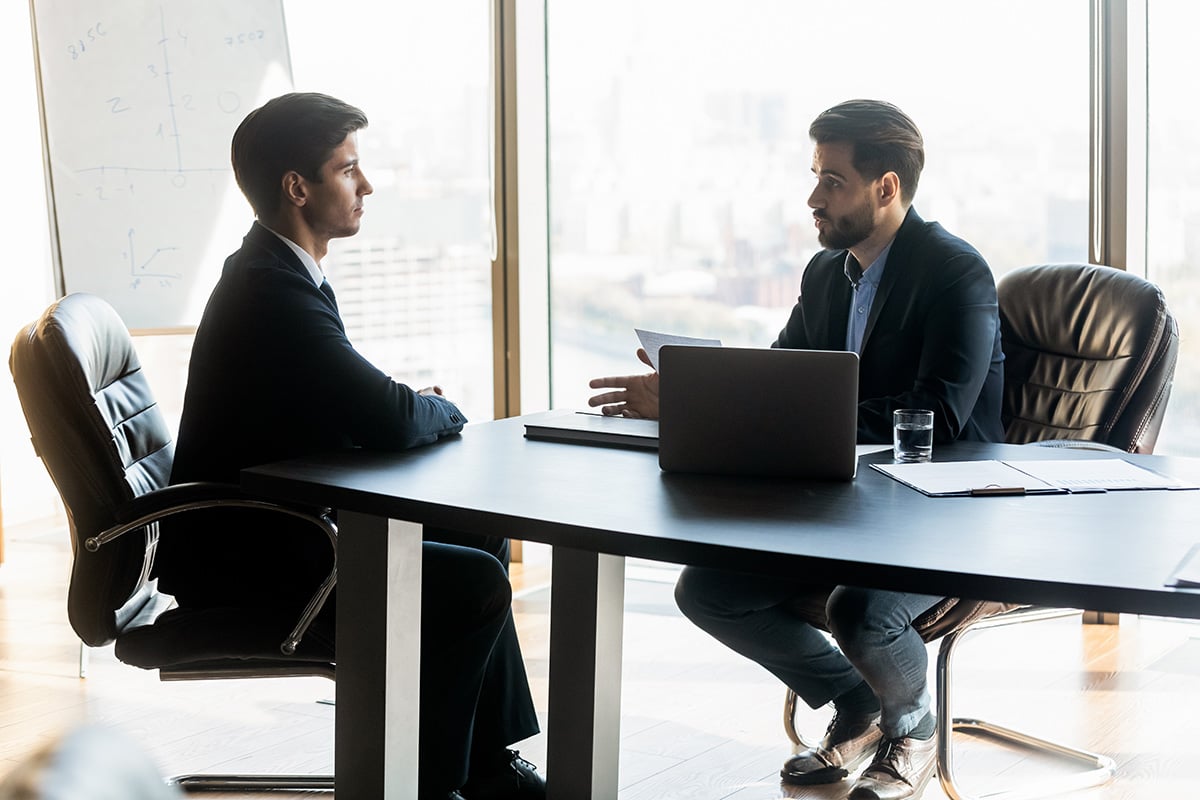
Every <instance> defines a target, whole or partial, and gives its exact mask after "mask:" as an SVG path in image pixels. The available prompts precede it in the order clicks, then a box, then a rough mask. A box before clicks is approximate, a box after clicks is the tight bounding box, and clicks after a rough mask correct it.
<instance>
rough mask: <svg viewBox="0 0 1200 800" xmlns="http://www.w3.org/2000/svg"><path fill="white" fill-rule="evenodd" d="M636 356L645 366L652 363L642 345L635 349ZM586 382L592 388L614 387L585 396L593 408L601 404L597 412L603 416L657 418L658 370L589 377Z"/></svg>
mask: <svg viewBox="0 0 1200 800" xmlns="http://www.w3.org/2000/svg"><path fill="white" fill-rule="evenodd" d="M637 356H638V359H640V360H641V362H642V363H643V364H645V365H646V366H648V367H649V366H652V365H651V363H650V356H648V355H646V351H645V350H644V349H642V348H641V347H639V348H638V351H637ZM588 386H590V387H591V388H593V389H616V390H617V391H615V392H604V393H603V394H598V395H595V396H593V397H592V398H590V399H589V400H588V405H589V406H591V407H593V408H595V407H596V406H602V408H601V409H600V413H602V414H604V415H605V416H609V417H613V416H622V417H634V418H637V419H658V373H657V372H649V373H647V374H645V375H624V376H614V377H608V378H592V380H591V381H589V382H588Z"/></svg>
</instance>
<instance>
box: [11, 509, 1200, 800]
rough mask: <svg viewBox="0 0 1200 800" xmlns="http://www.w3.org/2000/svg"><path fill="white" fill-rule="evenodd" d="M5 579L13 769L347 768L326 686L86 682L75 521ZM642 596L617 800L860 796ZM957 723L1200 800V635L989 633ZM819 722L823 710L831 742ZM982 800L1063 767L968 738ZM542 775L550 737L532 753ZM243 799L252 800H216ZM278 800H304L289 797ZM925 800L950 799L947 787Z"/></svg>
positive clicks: (535, 618) (539, 633) (632, 625)
mask: <svg viewBox="0 0 1200 800" xmlns="http://www.w3.org/2000/svg"><path fill="white" fill-rule="evenodd" d="M6 538H7V547H6V563H5V564H4V565H3V566H2V567H0V773H5V772H7V771H8V770H9V769H11V768H12V767H13V766H14V765H15V764H16V763H17V762H18V761H19V760H20V759H22V758H23V757H24V756H25V755H26V754H27V753H29V752H30V751H31V750H33V749H34V748H35V747H37V746H38V745H39V744H41V743H43V742H47V741H50V740H51V739H52V738H53V737H55V736H56V735H58V734H59V733H60V732H61V731H63V730H66V729H68V728H69V727H71V726H73V725H76V724H78V723H80V722H83V721H92V722H101V723H103V724H106V725H112V726H115V727H117V728H119V729H120V730H121V731H122V732H124V733H125V734H126V735H127V736H128V737H129V738H130V739H132V740H133V741H136V742H140V743H141V744H142V745H143V746H144V747H145V748H146V749H147V750H148V751H149V752H150V753H151V755H152V757H153V758H154V759H155V761H156V762H157V763H158V765H159V767H160V769H161V770H162V771H163V772H164V773H171V774H176V773H181V772H190V771H197V770H221V771H231V770H242V771H271V770H279V771H320V770H328V769H330V768H331V766H332V764H331V753H332V737H333V724H332V723H333V708H332V707H331V706H330V705H328V701H329V700H332V699H333V697H334V687H333V685H332V684H330V683H328V682H325V681H321V680H318V679H293V680H278V681H231V682H211V683H166V684H164V683H160V682H159V681H158V680H157V678H156V675H155V674H154V673H147V672H143V671H140V670H137V669H134V668H131V667H127V666H124V665H122V664H120V663H118V662H116V661H115V660H114V658H113V656H112V653H111V650H110V649H107V648H102V649H98V650H94V651H92V652H91V656H90V666H89V670H88V675H87V678H86V679H80V678H79V676H78V644H77V642H76V640H75V639H74V637H73V635H72V633H71V630H70V628H69V627H68V625H67V622H66V615H65V600H64V596H65V588H64V587H65V585H66V579H67V575H68V571H69V561H68V550H67V546H66V533H65V531H64V529H63V528H62V527H61V525H59V526H57V527H55V526H46V525H42V526H32V527H25V528H18V529H15V530H14V529H9V530H8V531H6ZM526 558H527V564H525V565H518V566H517V567H516V568H515V574H514V584H515V587H516V594H517V600H516V601H515V604H514V605H515V609H516V611H517V625H518V628H519V630H520V634H521V638H522V641H523V644H524V648H525V654H526V658H527V661H528V666H529V672H530V677H531V679H532V681H533V685H534V691H535V695H536V699H537V703H538V707H539V710H540V711H542V712H544V710H545V696H546V669H547V661H546V650H547V631H548V595H549V592H548V590H547V588H546V586H545V581H546V578H547V576H548V569H547V566H546V558H547V557H546V555H545V551H544V550H539V549H538V548H536V547H528V546H527V551H526ZM628 572H629V575H628V580H627V584H626V611H627V613H626V623H625V625H626V627H625V631H626V633H625V659H624V675H623V683H624V702H623V706H622V748H621V773H620V786H621V789H620V800H671V799H673V798H679V799H680V800H682V799H683V798H687V799H688V800H717V798H736V799H737V800H775V799H776V798H782V797H795V798H838V797H842V796H844V794H845V784H842V785H840V786H828V787H818V788H815V789H813V788H810V789H806V790H803V791H797V790H793V789H786V788H785V787H781V786H780V783H779V780H778V777H777V775H778V769H779V766H780V764H781V763H782V762H783V760H784V759H785V758H786V757H787V755H788V753H789V749H788V743H787V741H786V739H785V738H784V734H783V730H782V726H781V722H780V720H781V711H782V698H783V691H782V689H781V688H780V686H779V685H778V684H777V683H776V682H775V681H774V680H773V679H772V678H770V677H769V676H768V675H767V674H766V673H765V672H763V671H762V670H760V669H759V668H757V667H756V666H755V665H753V664H750V663H747V662H745V661H743V660H742V659H740V658H739V657H737V656H735V655H733V654H731V653H729V652H727V651H725V650H724V649H723V648H722V647H721V646H719V645H717V644H716V643H715V642H713V641H712V640H710V639H709V638H708V637H707V636H705V635H704V634H702V633H700V632H699V631H697V630H696V629H694V628H693V627H692V626H691V625H690V624H689V623H688V622H687V621H686V620H684V619H682V618H681V617H680V615H679V614H678V612H677V611H676V610H675V608H674V604H673V602H672V600H671V580H672V573H671V572H670V570H667V569H662V568H654V567H653V566H652V565H641V564H631V565H630V568H629V570H628ZM957 666H958V675H959V677H958V682H957V690H958V691H957V695H956V697H957V698H959V700H956V703H957V704H958V707H957V708H956V709H954V711H955V713H956V714H957V715H959V716H974V717H981V718H984V719H990V720H994V721H997V722H1001V723H1005V724H1008V725H1010V726H1013V727H1020V728H1023V729H1025V730H1028V731H1030V732H1032V733H1036V734H1039V735H1043V736H1049V737H1051V738H1054V737H1058V738H1061V739H1063V740H1066V741H1069V742H1071V743H1073V744H1077V745H1080V746H1084V747H1088V748H1092V749H1095V750H1098V751H1100V752H1103V753H1105V754H1107V755H1109V756H1111V757H1112V758H1114V759H1115V760H1116V761H1117V763H1118V765H1119V770H1118V775H1117V778H1116V779H1115V780H1114V781H1113V782H1112V783H1110V784H1109V785H1107V786H1105V787H1101V788H1097V789H1092V790H1088V791H1085V792H1079V793H1076V794H1073V795H1071V797H1078V798H1080V800H1116V798H1122V799H1126V798H1145V799H1146V800H1149V799H1150V798H1155V799H1156V800H1157V799H1158V798H1176V797H1180V798H1182V797H1195V796H1197V794H1198V792H1197V790H1196V788H1195V785H1194V782H1195V777H1194V776H1195V775H1196V774H1197V769H1196V766H1197V764H1196V760H1197V757H1198V756H1200V714H1197V712H1196V708H1197V707H1198V706H1197V704H1198V700H1200V626H1197V625H1195V624H1192V623H1181V622H1175V621H1167V620H1159V619H1139V618H1135V617H1129V616H1124V617H1122V621H1121V625H1119V626H1083V625H1081V624H1080V622H1079V619H1078V618H1075V617H1073V618H1068V619H1065V620H1057V621H1051V622H1043V623H1036V624H1030V625H1023V626H1017V627H1014V628H1010V629H1000V630H996V631H989V632H985V633H981V634H979V635H978V636H977V637H975V638H974V639H972V640H970V641H968V642H967V643H965V644H964V645H963V647H962V648H961V654H960V658H959V662H958V665H957ZM824 722H825V719H824V716H823V715H822V714H821V713H816V712H814V713H811V714H809V713H807V712H806V728H807V729H810V730H811V731H812V732H813V733H814V734H816V735H819V734H820V732H821V731H822V730H823V727H824ZM961 739H962V741H961V742H960V745H961V749H960V750H959V752H960V753H961V755H960V759H959V761H960V763H959V770H960V775H961V777H962V780H963V783H964V785H965V787H966V789H967V790H969V791H971V792H976V791H978V792H980V793H985V792H987V791H994V790H996V789H1000V788H1005V787H1007V786H1011V785H1013V784H1014V783H1016V782H1020V781H1021V780H1022V779H1023V778H1024V779H1028V778H1030V777H1032V778H1033V779H1034V780H1035V781H1038V780H1041V779H1043V778H1044V777H1045V776H1047V775H1052V774H1055V773H1059V772H1061V771H1062V770H1063V767H1062V765H1060V764H1057V763H1052V762H1051V763H1046V762H1045V761H1036V760H1033V759H1022V758H1021V756H1020V754H1017V753H1014V752H1012V751H1007V750H1005V749H1003V748H1000V747H998V746H996V745H994V744H991V743H986V742H981V741H979V740H972V739H971V738H970V737H961ZM519 747H520V749H521V751H522V754H523V755H526V756H527V757H528V758H529V759H530V760H531V761H533V762H535V763H538V764H543V765H544V763H545V737H544V736H537V737H534V738H533V739H531V740H529V741H527V742H523V743H521V744H520V745H519ZM218 796H223V797H235V796H238V795H231V794H225V795H218ZM272 796H273V797H282V798H289V797H291V798H295V797H300V796H303V795H300V794H296V793H278V794H273V795H272ZM924 796H925V798H926V800H934V799H939V800H940V798H943V797H945V795H944V794H943V792H942V791H941V789H940V787H938V786H937V785H936V783H934V784H931V785H930V787H929V788H928V789H927V790H926V792H925V795H924Z"/></svg>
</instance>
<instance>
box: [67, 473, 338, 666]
mask: <svg viewBox="0 0 1200 800" xmlns="http://www.w3.org/2000/svg"><path fill="white" fill-rule="evenodd" d="M206 508H251V509H258V510H262V511H271V512H275V513H279V514H285V515H287V516H290V517H295V518H297V519H302V520H304V521H306V522H308V523H310V524H312V525H315V526H316V527H317V528H319V529H320V530H321V531H322V532H323V533H324V534H325V535H326V537H327V538H328V539H329V546H330V547H331V548H332V549H333V569H332V570H331V571H330V573H329V575H328V576H327V577H326V578H325V579H324V580H323V581H321V585H320V586H319V587H318V588H317V592H316V594H314V595H313V598H312V600H310V601H309V602H308V605H307V606H305V608H304V612H303V613H302V614H301V615H300V619H299V621H298V622H297V623H296V627H295V628H293V629H292V632H291V633H290V634H289V635H288V638H287V639H285V640H284V641H283V644H281V645H280V648H279V649H280V651H282V652H283V654H284V655H289V656H290V655H293V654H294V653H295V652H296V647H297V646H298V645H299V644H300V640H301V639H302V638H303V637H304V634H305V632H306V631H307V630H308V628H309V626H310V625H311V624H312V621H313V620H314V619H316V617H317V614H318V613H320V611H321V609H322V608H323V607H324V605H325V601H326V600H328V599H329V595H330V594H332V593H333V588H334V586H335V585H336V584H337V525H336V524H335V523H334V522H333V520H332V519H331V518H330V516H329V515H330V513H331V511H330V509H328V508H316V507H307V508H305V507H295V506H285V505H281V504H279V503H275V502H272V501H268V500H261V499H258V498H256V497H254V496H252V495H247V494H246V493H245V492H243V491H242V490H241V487H239V486H237V485H235V484H229V483H214V482H193V483H180V484H176V485H174V486H166V487H164V488H162V489H157V490H155V491H153V492H147V493H145V494H142V495H138V496H137V497H135V498H133V499H132V500H130V501H129V502H127V503H123V504H122V505H121V506H120V507H118V508H117V510H116V513H115V514H114V516H115V518H116V519H117V521H118V522H117V524H116V525H114V526H112V527H110V528H108V529H106V530H103V531H101V532H100V533H98V534H96V535H95V536H90V537H88V538H87V539H85V540H84V542H83V546H84V547H85V548H87V550H88V552H91V553H95V552H96V551H98V550H99V549H100V548H101V547H103V546H104V545H105V544H107V543H109V542H111V541H113V540H114V539H117V538H120V537H121V536H124V535H125V534H126V533H129V532H130V531H135V530H140V529H142V528H144V527H146V526H147V525H150V524H152V523H154V522H157V521H158V520H161V519H166V518H167V517H172V516H175V515H177V514H185V513H187V512H190V511H197V510H199V509H206Z"/></svg>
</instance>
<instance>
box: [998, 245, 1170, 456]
mask: <svg viewBox="0 0 1200 800" xmlns="http://www.w3.org/2000/svg"><path fill="white" fill-rule="evenodd" d="M996 290H997V294H998V295H999V302H1000V336H1001V339H1002V342H1003V347H1004V358H1005V361H1004V403H1003V410H1002V413H1001V418H1002V420H1003V422H1004V426H1005V431H1006V439H1007V441H1008V442H1010V443H1013V444H1026V443H1029V442H1037V441H1044V440H1050V439H1074V440H1087V441H1093V442H1101V443H1103V444H1107V445H1111V446H1113V447H1116V448H1119V449H1121V450H1124V451H1126V452H1130V453H1150V452H1153V450H1154V444H1155V442H1156V441H1157V439H1158V432H1159V429H1160V428H1161V427H1162V420H1163V414H1164V413H1165V412H1166V408H1167V398H1168V396H1169V395H1170V392H1171V382H1172V380H1173V378H1174V375H1175V362H1176V359H1177V358H1178V353H1179V329H1178V327H1177V326H1176V323H1175V319H1174V318H1173V317H1172V316H1171V314H1170V312H1169V311H1167V304H1166V301H1165V299H1164V298H1163V293H1162V291H1161V290H1160V289H1159V288H1158V287H1157V286H1155V285H1154V284H1152V283H1150V282H1149V281H1146V280H1144V279H1142V278H1139V277H1138V276H1136V275H1131V274H1129V273H1128V272H1123V271H1121V270H1117V269H1113V268H1111V267H1098V266H1094V265H1089V264H1053V265H1046V266H1034V267H1023V268H1021V269H1018V270H1014V271H1013V272H1010V273H1009V274H1007V275H1005V276H1004V277H1003V278H1002V279H1001V280H1000V282H999V284H998V285H997V287H996Z"/></svg>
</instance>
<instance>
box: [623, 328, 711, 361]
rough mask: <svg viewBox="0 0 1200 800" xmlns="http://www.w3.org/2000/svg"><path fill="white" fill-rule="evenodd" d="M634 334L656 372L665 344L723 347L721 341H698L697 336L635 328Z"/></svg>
mask: <svg viewBox="0 0 1200 800" xmlns="http://www.w3.org/2000/svg"><path fill="white" fill-rule="evenodd" d="M633 332H634V333H636V334H637V337H638V341H639V342H641V344H642V349H643V350H645V351H646V355H648V356H649V357H650V365H651V366H652V367H654V369H656V370H657V369H658V351H659V350H660V349H661V348H662V346H663V345H664V344H686V345H691V346H692V347H720V346H721V340H720V339H697V338H696V337H695V336H677V335H675V334H673V333H658V332H656V331H644V330H642V329H641V328H634V329H633Z"/></svg>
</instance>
